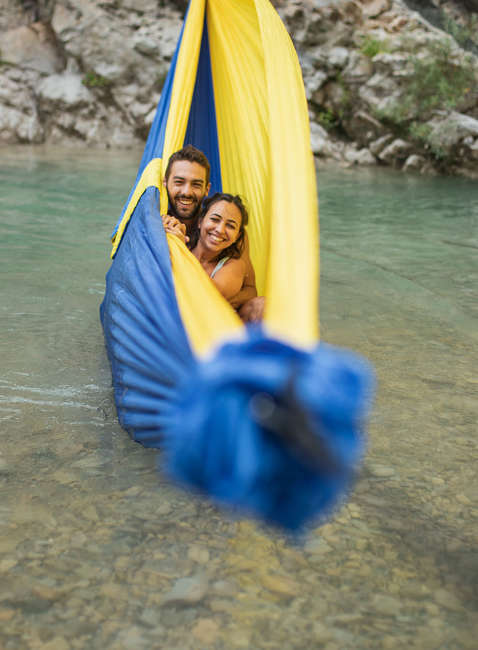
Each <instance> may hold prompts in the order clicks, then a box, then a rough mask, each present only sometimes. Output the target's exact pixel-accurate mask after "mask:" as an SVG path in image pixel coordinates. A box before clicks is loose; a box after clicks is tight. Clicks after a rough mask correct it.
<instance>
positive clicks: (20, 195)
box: [0, 148, 478, 650]
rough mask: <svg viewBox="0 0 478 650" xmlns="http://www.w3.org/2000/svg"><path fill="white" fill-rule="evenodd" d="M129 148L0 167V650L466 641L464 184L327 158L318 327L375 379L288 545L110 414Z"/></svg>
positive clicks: (477, 504)
mask: <svg viewBox="0 0 478 650" xmlns="http://www.w3.org/2000/svg"><path fill="white" fill-rule="evenodd" d="M140 153H141V152H133V153H131V152H130V153H123V154H121V155H119V154H118V153H117V152H115V153H114V154H112V153H109V152H100V153H98V152H95V153H87V152H81V151H72V152H65V151H56V150H52V149H48V150H46V151H42V150H41V149H34V150H31V149H20V148H19V149H16V150H14V151H9V152H6V151H3V152H2V157H1V163H0V185H1V191H0V217H1V218H0V272H1V274H2V284H1V286H0V291H1V300H0V358H1V359H2V371H3V372H2V376H1V378H0V422H1V423H2V444H1V448H0V450H1V451H0V485H1V494H2V499H1V501H0V525H1V530H2V535H1V536H0V584H1V588H0V648H15V649H23V648H26V649H30V648H32V649H33V648H35V649H36V648H45V649H48V650H68V649H70V648H72V649H73V648H92V649H103V648H114V649H116V648H117V649H122V648H132V649H137V648H139V649H141V648H148V649H149V648H165V649H178V650H187V649H188V648H191V649H194V650H196V649H197V648H206V649H208V650H209V649H219V648H225V649H229V648H258V649H262V648H284V649H287V648H300V649H302V648H307V649H308V648H326V649H327V650H342V649H343V648H354V649H355V648H364V649H369V648H408V647H412V648H417V649H423V648H425V649H428V648H453V649H454V648H475V647H476V637H477V635H478V614H477V610H478V588H477V584H478V483H477V479H476V462H477V460H478V452H477V444H476V437H475V426H476V420H477V414H478V405H477V399H476V397H477V388H478V378H477V376H476V368H477V367H478V354H477V350H476V331H475V330H476V326H475V327H474V323H475V322H476V316H477V301H476V287H477V286H478V277H477V275H478V271H477V263H476V259H477V253H476V248H477V247H478V236H477V222H478V200H477V199H478V189H477V188H476V186H475V185H474V184H472V183H470V182H467V181H464V180H457V179H438V178H436V179H424V178H420V177H418V178H417V177H407V176H404V175H396V174H393V173H389V172H385V171H382V170H372V171H353V170H335V171H323V172H321V173H320V174H319V185H320V189H321V192H320V199H321V237H322V259H321V265H322V286H321V321H322V334H323V338H324V339H325V340H327V341H330V342H332V343H335V344H339V345H344V346H347V347H350V348H353V349H355V350H357V351H358V352H360V353H362V354H364V355H365V356H367V357H369V358H370V359H371V360H372V362H373V363H374V364H375V366H376V369H377V374H378V380H379V390H378V396H377V405H376V409H375V412H374V414H373V418H372V423H371V427H370V442H369V451H368V456H367V460H366V463H365V467H364V469H363V473H362V476H361V478H360V480H359V483H358V485H357V486H356V490H355V491H354V493H353V494H352V495H351V498H350V500H349V502H348V503H347V504H346V505H345V506H344V507H343V508H342V509H341V510H340V511H339V512H338V513H337V515H336V516H335V517H334V518H333V520H332V521H331V522H330V523H328V524H327V525H325V526H324V527H322V528H320V529H317V530H314V531H311V532H310V534H309V535H308V536H307V538H306V539H305V540H304V542H303V543H302V544H292V543H290V542H288V541H287V540H285V539H284V538H282V537H281V536H280V535H278V534H277V533H275V532H273V531H267V530H264V529H262V528H260V527H259V526H256V525H255V524H253V523H251V522H247V521H246V522H237V521H235V520H234V519H233V518H232V517H231V516H230V515H227V514H224V513H221V512H219V511H218V510H217V509H215V508H214V507H212V506H211V505H210V504H208V503H204V502H201V501H198V500H196V499H194V498H191V497H190V496H189V495H188V494H186V493H185V492H182V491H179V490H176V489H175V488H174V487H173V486H171V485H170V484H169V482H168V481H167V480H166V478H165V477H163V476H161V475H160V474H158V473H157V471H156V457H155V454H154V453H153V452H151V451H150V450H145V449H143V448H141V447H140V446H138V445H136V444H134V443H132V442H131V441H130V440H129V439H128V437H127V435H126V434H125V433H124V432H123V431H122V430H121V429H120V428H119V425H118V424H117V421H116V418H115V413H114V408H113V405H112V401H111V389H110V375H109V368H108V364H107V361H106V358H105V353H104V348H103V341H102V334H101V330H100V326H99V322H98V305H99V302H100V300H101V295H102V292H103V278H104V274H105V271H106V269H107V267H108V263H109V261H108V243H107V241H108V236H109V234H110V232H111V228H112V225H113V224H114V223H115V221H116V218H117V215H118V213H119V211H120V209H121V206H122V203H123V201H124V200H125V198H126V196H127V194H128V191H129V186H130V184H131V182H132V180H133V178H134V175H135V170H136V166H137V163H138V160H139V157H140Z"/></svg>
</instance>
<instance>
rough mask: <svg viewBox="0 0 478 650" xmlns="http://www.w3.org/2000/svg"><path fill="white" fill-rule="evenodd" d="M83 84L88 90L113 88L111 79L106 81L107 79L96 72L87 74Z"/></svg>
mask: <svg viewBox="0 0 478 650" xmlns="http://www.w3.org/2000/svg"><path fill="white" fill-rule="evenodd" d="M81 82H82V84H83V85H84V86H86V87H87V88H107V87H108V86H111V81H110V80H109V79H106V77H102V76H101V75H100V74H96V72H92V71H90V72H87V73H86V74H85V76H84V77H83V79H82V81H81Z"/></svg>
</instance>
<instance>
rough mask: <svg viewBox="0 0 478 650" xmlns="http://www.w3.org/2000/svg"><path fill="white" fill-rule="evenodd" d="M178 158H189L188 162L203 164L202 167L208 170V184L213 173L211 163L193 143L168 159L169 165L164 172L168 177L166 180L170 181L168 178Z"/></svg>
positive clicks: (165, 176)
mask: <svg viewBox="0 0 478 650" xmlns="http://www.w3.org/2000/svg"><path fill="white" fill-rule="evenodd" d="M178 160H187V161H188V162H195V163H198V165H201V167H204V169H205V170H206V185H207V184H208V183H209V176H210V174H211V165H210V164H209V160H208V159H207V158H206V156H205V155H204V154H203V152H202V151H199V149H196V147H193V145H192V144H187V145H186V146H185V147H183V148H182V149H180V150H179V151H175V152H174V153H173V154H172V156H171V157H170V159H169V160H168V165H167V167H166V171H165V173H164V178H165V179H166V182H168V178H169V175H170V173H171V167H172V166H173V164H174V163H175V162H176V161H178Z"/></svg>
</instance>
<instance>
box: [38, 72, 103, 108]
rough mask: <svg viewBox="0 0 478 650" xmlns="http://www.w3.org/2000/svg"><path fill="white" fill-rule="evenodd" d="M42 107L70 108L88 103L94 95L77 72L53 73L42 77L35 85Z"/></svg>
mask: <svg viewBox="0 0 478 650" xmlns="http://www.w3.org/2000/svg"><path fill="white" fill-rule="evenodd" d="M37 94H38V97H39V98H40V100H41V102H42V104H43V108H45V107H46V106H48V107H49V108H50V109H59V110H61V109H65V108H66V109H71V108H77V107H79V106H86V105H88V104H90V103H91V102H92V101H93V100H94V97H93V95H92V93H91V92H90V91H89V90H88V88H86V86H84V85H83V83H82V77H81V76H80V75H77V74H71V73H68V72H66V73H63V74H55V75H51V76H49V77H46V78H45V79H43V80H42V81H41V82H40V83H39V84H38V86H37Z"/></svg>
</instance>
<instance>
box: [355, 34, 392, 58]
mask: <svg viewBox="0 0 478 650" xmlns="http://www.w3.org/2000/svg"><path fill="white" fill-rule="evenodd" d="M360 51H361V52H362V54H364V55H365V56H368V57H369V58H370V59H373V57H374V56H375V55H376V54H379V53H380V52H387V51H388V47H387V44H386V43H385V41H380V40H379V39H378V38H375V37H374V36H370V35H367V36H365V37H364V39H363V41H362V45H361V46H360Z"/></svg>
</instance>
